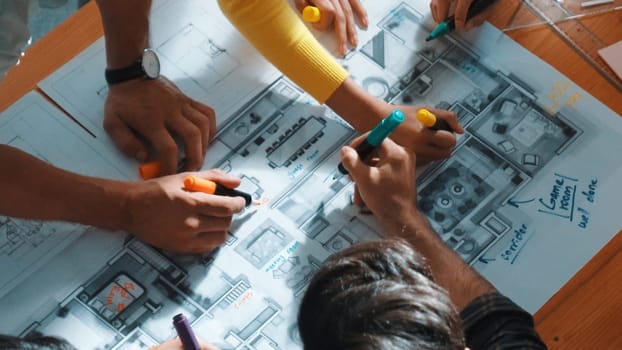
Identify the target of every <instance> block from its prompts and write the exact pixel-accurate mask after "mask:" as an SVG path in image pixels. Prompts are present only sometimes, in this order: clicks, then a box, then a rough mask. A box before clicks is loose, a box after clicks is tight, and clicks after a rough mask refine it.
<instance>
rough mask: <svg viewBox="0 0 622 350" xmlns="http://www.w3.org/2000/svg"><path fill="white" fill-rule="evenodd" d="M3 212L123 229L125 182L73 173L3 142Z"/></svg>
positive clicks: (0, 167) (0, 165) (0, 155)
mask: <svg viewBox="0 0 622 350" xmlns="http://www.w3.org/2000/svg"><path fill="white" fill-rule="evenodd" d="M0 160H1V162H0V193H2V200H0V215H6V216H12V217H19V218H25V219H34V220H58V221H70V222H79V223H82V224H86V225H94V226H98V227H102V228H106V229H113V230H116V229H121V228H122V226H123V223H124V222H125V221H127V218H126V216H127V213H125V210H123V207H124V201H125V199H124V193H125V192H124V186H125V185H124V184H123V183H120V182H116V181H108V180H103V179H96V178H91V177H86V176H81V175H77V174H73V173H70V172H67V171H64V170H62V169H59V168H56V167H53V166H51V165H49V164H47V163H45V162H43V161H41V160H39V159H37V158H35V157H32V156H31V155H29V154H27V153H24V152H22V151H20V150H18V149H16V148H12V147H9V146H6V145H0Z"/></svg>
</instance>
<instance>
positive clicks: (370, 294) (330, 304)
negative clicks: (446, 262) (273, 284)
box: [298, 239, 464, 350]
mask: <svg viewBox="0 0 622 350" xmlns="http://www.w3.org/2000/svg"><path fill="white" fill-rule="evenodd" d="M298 328H299V331H300V337H301V338H302V341H303V343H304V348H305V349H306V350H332V349H335V350H337V349H339V350H342V349H352V350H354V349H357V350H372V349H373V350H380V349H423V350H427V349H435V350H437V349H452V350H453V349H461V350H462V349H464V336H463V333H462V324H461V322H460V318H459V317H458V313H457V312H456V310H455V308H454V307H453V305H452V304H451V301H450V300H449V296H448V295H447V292H446V291H445V290H444V289H443V288H441V287H440V286H438V285H437V284H436V283H434V281H433V279H432V273H431V271H430V269H429V267H428V265H427V264H426V263H425V261H424V260H423V258H422V257H421V256H420V255H419V254H418V253H417V252H416V251H415V250H414V249H413V248H412V247H411V246H410V245H409V244H408V243H406V242H405V241H403V240H397V239H387V240H382V241H374V242H367V243H362V244H358V245H354V246H352V247H350V248H348V249H346V250H344V251H342V252H340V253H338V254H336V255H334V256H332V257H330V258H329V259H328V260H327V261H326V262H325V263H324V265H323V266H322V268H321V269H320V270H319V271H318V272H317V274H316V275H315V276H314V277H313V279H312V280H311V283H310V285H309V288H308V289H307V291H306V293H305V295H304V297H303V299H302V302H301V305H300V311H299V314H298Z"/></svg>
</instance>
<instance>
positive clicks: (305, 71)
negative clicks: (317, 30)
mask: <svg viewBox="0 0 622 350" xmlns="http://www.w3.org/2000/svg"><path fill="white" fill-rule="evenodd" d="M218 3H219V5H220V8H221V10H222V11H223V13H224V14H225V16H227V17H228V18H229V21H231V23H232V24H233V25H234V26H235V27H236V28H237V29H238V30H239V31H240V33H242V35H244V36H245V37H246V39H247V40H248V41H249V42H250V43H251V44H252V45H253V46H255V48H257V50H259V52H261V54H263V55H264V57H266V58H267V59H268V60H269V61H270V62H272V64H273V65H274V66H275V67H277V68H278V69H279V70H280V71H281V72H282V73H283V74H285V75H286V76H287V77H288V78H289V79H291V80H292V81H294V82H295V83H296V84H298V85H299V86H300V87H302V88H303V89H304V90H305V91H307V93H309V94H310V95H311V96H313V97H314V98H315V99H316V100H318V101H319V102H320V103H324V102H326V100H327V99H328V98H329V97H330V96H331V95H332V94H333V92H334V91H335V90H336V89H337V88H338V87H339V85H341V84H342V83H343V82H344V81H345V80H346V78H347V77H348V72H347V71H346V70H345V69H344V68H343V67H341V66H340V65H339V63H337V61H336V60H335V59H334V58H333V57H332V56H331V55H330V54H329V53H328V52H326V50H325V49H324V47H323V46H322V45H321V44H320V43H319V42H317V40H315V38H314V37H313V35H312V34H311V32H309V30H308V29H307V27H306V26H305V25H304V23H303V22H302V20H300V18H298V16H297V15H296V13H295V12H294V10H293V9H292V8H291V6H290V5H289V4H288V3H287V0H218Z"/></svg>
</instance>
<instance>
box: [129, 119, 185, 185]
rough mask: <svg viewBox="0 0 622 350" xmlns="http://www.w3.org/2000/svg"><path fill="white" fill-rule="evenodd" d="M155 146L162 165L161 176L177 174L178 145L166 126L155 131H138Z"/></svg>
mask: <svg viewBox="0 0 622 350" xmlns="http://www.w3.org/2000/svg"><path fill="white" fill-rule="evenodd" d="M138 131H139V132H140V133H141V134H142V135H144V136H145V138H147V140H148V141H149V142H150V143H151V144H152V145H153V147H154V148H155V150H156V151H157V152H158V158H159V161H160V164H161V168H160V175H169V174H174V173H176V172H177V151H178V150H177V144H176V143H175V140H174V139H173V137H172V136H171V134H170V133H169V132H168V130H166V128H164V126H157V127H155V128H154V129H147V130H138Z"/></svg>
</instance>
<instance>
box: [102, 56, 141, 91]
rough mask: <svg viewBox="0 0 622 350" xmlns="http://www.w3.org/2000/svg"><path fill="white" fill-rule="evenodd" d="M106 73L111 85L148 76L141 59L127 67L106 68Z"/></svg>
mask: <svg viewBox="0 0 622 350" xmlns="http://www.w3.org/2000/svg"><path fill="white" fill-rule="evenodd" d="M105 74H106V81H107V82H108V84H110V85H112V84H118V83H122V82H124V81H128V80H132V79H136V78H141V77H144V76H146V75H145V72H144V71H143V67H142V64H141V61H140V60H138V61H136V62H134V63H133V64H132V65H131V66H128V67H125V68H119V69H106V73H105Z"/></svg>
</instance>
